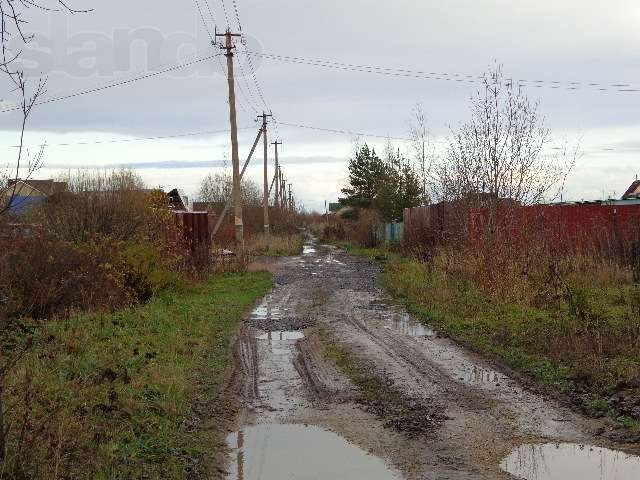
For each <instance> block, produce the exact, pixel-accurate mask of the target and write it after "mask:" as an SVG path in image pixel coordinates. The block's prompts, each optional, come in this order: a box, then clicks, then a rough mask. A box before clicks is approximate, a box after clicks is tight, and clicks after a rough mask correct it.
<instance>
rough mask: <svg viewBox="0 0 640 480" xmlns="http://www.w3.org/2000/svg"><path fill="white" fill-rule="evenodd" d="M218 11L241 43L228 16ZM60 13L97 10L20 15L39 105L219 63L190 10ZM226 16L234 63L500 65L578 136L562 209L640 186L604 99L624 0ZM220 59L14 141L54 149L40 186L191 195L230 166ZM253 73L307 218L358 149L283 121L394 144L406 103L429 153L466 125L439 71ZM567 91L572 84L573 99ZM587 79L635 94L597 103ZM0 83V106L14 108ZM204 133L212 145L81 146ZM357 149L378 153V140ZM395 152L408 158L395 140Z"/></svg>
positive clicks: (636, 9)
mask: <svg viewBox="0 0 640 480" xmlns="http://www.w3.org/2000/svg"><path fill="white" fill-rule="evenodd" d="M225 2H226V4H225V7H226V11H227V17H228V18H229V23H231V26H232V28H233V29H237V21H236V17H235V9H234V5H233V2H232V0H225ZM199 3H200V4H201V8H202V10H203V14H204V15H205V17H206V19H207V22H208V26H209V28H210V30H211V31H212V32H213V30H214V26H213V25H214V22H213V20H212V19H211V16H210V14H209V10H211V13H212V14H213V16H214V18H215V22H216V24H217V26H218V30H220V29H223V28H226V24H227V22H226V20H225V14H224V11H223V8H222V0H208V3H209V8H207V5H206V4H205V1H204V0H199ZM74 6H75V7H77V8H88V7H91V8H94V11H93V12H92V13H89V14H77V15H74V16H72V17H70V16H69V15H68V14H62V13H51V14H43V13H39V12H36V11H35V10H34V11H31V12H30V14H31V18H30V20H31V23H30V24H29V25H28V26H27V28H28V30H29V31H32V32H33V33H34V34H35V39H34V40H33V42H32V44H31V45H30V47H29V49H28V50H27V51H25V54H24V58H25V61H26V63H25V66H26V67H27V69H28V74H29V75H30V77H31V78H34V79H35V78H37V77H38V76H39V75H46V76H48V87H47V88H48V93H47V96H49V97H55V96H58V95H66V94H69V93H73V92H75V91H79V90H86V89H90V88H93V87H99V86H101V85H105V84H109V83H111V82H113V81H118V80H126V79H128V78H131V77H135V76H139V75H142V74H144V73H146V72H153V71H157V70H158V69H159V67H160V68H162V67H166V66H171V65H173V64H175V63H179V62H183V61H186V60H189V59H191V58H193V57H194V56H200V57H202V56H207V55H211V54H213V53H218V50H216V49H214V48H213V47H211V45H210V42H209V39H208V36H207V32H206V31H205V29H204V27H203V25H202V21H201V19H200V17H199V16H198V13H197V9H196V7H195V4H194V1H193V0H181V1H167V0H138V1H136V2H131V1H126V2H125V1H124V0H111V1H110V2H97V1H95V0H93V1H92V0H74ZM237 7H238V11H239V14H240V20H241V24H242V31H243V33H244V34H245V36H246V39H247V49H248V50H250V51H254V52H255V51H257V52H264V53H266V54H274V55H285V56H296V57H304V58H308V59H325V60H332V61H338V62H344V63H349V64H359V65H375V66H380V67H394V68H403V69H411V70H419V71H424V72H441V73H448V74H450V75H452V74H465V75H474V76H475V75H480V74H482V73H483V72H484V71H486V70H487V69H488V68H490V67H491V66H492V65H493V64H494V63H496V62H498V63H500V64H502V65H503V68H504V71H505V73H506V74H507V75H508V76H509V77H512V78H518V79H528V80H545V81H546V83H544V84H542V85H545V86H544V87H543V88H533V87H532V88H529V89H527V93H528V95H529V96H530V97H531V98H533V99H539V101H540V109H541V111H542V113H543V114H544V116H545V118H546V123H547V125H548V126H549V127H550V128H551V130H552V134H553V138H554V141H557V142H561V141H564V140H565V139H568V140H569V141H571V142H573V141H576V140H577V139H579V138H581V139H582V140H581V144H582V150H583V152H584V155H583V157H582V158H581V159H580V161H579V163H578V165H576V167H575V169H574V171H573V173H572V175H571V176H570V178H569V181H568V186H567V193H566V196H567V197H568V198H572V199H595V198H600V197H602V195H603V194H604V195H605V196H609V195H613V194H614V193H615V194H616V195H617V196H619V195H621V193H622V192H623V191H624V190H625V189H626V187H627V186H628V185H629V184H630V183H631V181H632V180H633V179H634V178H635V175H636V174H637V173H640V155H639V154H640V135H639V133H640V129H639V128H638V127H639V126H640V125H639V122H640V119H639V116H638V112H639V111H640V109H639V106H640V92H619V91H616V90H620V89H634V88H637V89H640V3H638V2H637V0H610V1H608V2H602V1H601V0H600V1H593V0H561V1H557V0H556V1H551V0H539V1H536V2H533V1H530V0H510V1H503V0H500V1H497V0H492V1H489V0H464V1H463V0H448V1H436V0H397V1H395V2H381V1H374V0H367V1H364V0H349V1H344V0H343V1H334V0H325V1H322V2H310V1H301V0H270V1H262V0H259V1H256V0H254V1H251V2H250V1H248V0H237ZM243 52H244V49H243V48H239V53H240V55H239V56H238V57H237V58H236V60H237V61H238V62H239V63H241V64H242V65H243V67H242V68H238V72H237V73H238V75H239V78H238V79H237V83H238V85H239V91H238V97H239V101H240V102H241V103H242V105H241V106H239V110H238V113H239V119H238V123H239V125H240V127H244V129H243V130H241V131H240V151H241V157H242V156H246V154H247V153H248V151H249V148H250V147H251V143H252V141H253V137H254V136H255V133H256V131H257V126H255V125H254V117H255V112H254V110H253V109H254V108H255V109H256V110H260V111H262V109H264V108H265V107H264V105H263V100H262V98H261V95H260V93H259V92H258V90H257V88H256V86H255V82H254V80H253V77H252V75H251V74H250V71H251V66H250V65H249V64H248V63H247V62H246V57H245V55H244V53H243ZM217 60H221V61H224V57H220V58H218V59H215V60H210V61H208V62H203V63H200V64H197V65H195V66H193V67H189V68H187V69H184V70H180V71H176V72H173V73H170V74H162V75H157V76H155V77H152V78H149V79H146V80H141V81H137V82H133V83H130V84H128V85H125V86H121V87H117V88H111V89H107V90H103V91H101V92H99V93H94V94H88V95H84V96H80V97H76V98H73V99H70V100H65V101H59V102H54V103H50V104H47V105H42V106H39V107H38V108H37V109H36V110H34V112H33V116H32V119H31V122H30V124H29V131H28V135H27V143H28V144H29V145H37V144H39V143H41V142H44V141H46V142H47V143H48V144H49V145H50V147H48V149H47V151H46V154H45V160H44V161H45V168H43V169H42V170H41V171H39V172H38V176H39V177H50V176H52V175H56V174H58V173H59V172H60V171H61V170H66V169H72V170H73V169H76V168H91V167H101V168H105V167H106V168H114V167H116V166H118V165H128V166H134V167H135V168H136V169H137V170H138V171H139V173H140V174H141V175H142V176H143V178H144V179H145V180H146V181H147V183H149V184H150V185H152V186H156V185H160V186H163V187H165V188H167V189H168V188H173V187H180V188H183V189H184V190H186V191H187V192H189V193H192V194H193V193H195V192H196V191H197V189H198V184H199V182H200V181H201V179H202V178H203V176H204V175H206V173H207V172H211V171H215V170H216V169H221V168H224V165H225V164H228V159H229V157H230V146H229V145H230V141H229V134H228V133H224V131H225V130H227V129H228V128H229V114H228V103H227V87H226V81H225V78H224V76H223V74H222V72H223V70H222V69H221V66H220V64H219V63H218V61H217ZM253 62H254V65H253V67H255V71H256V78H257V80H258V84H259V86H260V90H261V93H262V97H264V102H265V103H266V104H267V105H268V107H269V108H270V109H271V110H272V111H273V113H274V115H275V116H276V118H277V119H278V120H279V122H281V124H280V125H278V131H277V134H278V135H279V137H280V139H281V140H282V141H283V142H284V145H283V147H282V149H281V161H282V164H283V168H284V170H285V174H286V175H287V177H288V178H289V180H290V181H291V182H292V183H293V186H294V187H293V188H294V190H295V192H296V194H297V196H298V198H300V199H301V201H302V202H303V203H304V204H305V206H307V207H308V208H316V209H320V208H321V207H322V206H323V204H324V201H325V199H326V200H334V199H336V198H337V196H338V192H339V189H340V187H341V186H342V183H343V182H344V179H345V177H346V166H347V160H348V158H349V156H350V154H351V151H352V148H353V142H354V140H355V136H354V135H351V134H337V133H329V132H322V131H316V130H306V129H301V128H298V127H289V126H286V125H284V123H290V124H298V125H309V126H315V127H320V128H326V129H333V130H347V131H352V132H363V133H366V134H373V135H380V136H385V135H389V136H392V137H407V136H408V135H409V122H410V117H411V109H412V107H413V106H414V105H415V104H417V103H420V104H422V105H423V107H424V110H425V112H426V114H427V116H428V120H429V126H430V130H431V133H432V136H433V138H434V141H435V142H442V141H444V140H446V136H447V134H448V132H449V131H450V128H451V127H453V128H455V127H456V125H458V124H459V123H460V122H463V121H465V120H466V119H468V117H469V97H470V96H471V95H472V94H473V92H474V88H476V86H475V85H474V84H472V83H468V82H453V81H445V80H442V79H443V78H446V77H445V76H442V75H441V76H439V78H441V80H436V79H425V78H410V77H399V76H384V75H375V74H371V73H363V72H354V71H345V70H333V69H324V68H319V67H316V66H310V65H301V64H294V63H285V62H278V61H274V60H270V59H261V58H260V57H253ZM243 72H244V73H246V76H244V77H243V75H242V73H243ZM554 81H555V82H563V83H561V84H553V83H551V82H554ZM564 82H566V83H564ZM568 82H581V85H580V86H579V88H578V89H577V90H569V89H567V88H565V87H566V86H567V85H568ZM585 83H599V84H607V85H611V84H629V85H631V87H618V88H616V87H613V88H609V90H607V91H600V90H598V89H597V88H594V87H588V86H584V85H583V84H585ZM554 85H562V87H561V88H551V86H554ZM3 87H4V88H3V89H2V90H0V92H1V93H0V100H1V101H2V102H3V103H2V105H3V108H6V107H8V106H9V107H10V106H11V103H12V102H13V101H15V98H14V97H13V94H12V93H11V92H8V89H7V88H6V84H3ZM251 105H253V107H252V106H251ZM1 109H2V108H0V110H1ZM18 120H19V117H18V116H17V115H16V114H14V113H1V114H0V152H1V153H0V155H2V160H3V163H8V162H10V161H11V158H12V157H13V155H15V148H13V147H12V146H13V145H15V144H16V141H17V138H16V128H17V123H18ZM203 131H221V132H223V133H218V134H209V135H194V136H188V137H180V138H174V139H165V140H139V141H127V142H123V143H101V144H91V142H98V141H105V140H108V141H113V140H133V139H137V138H140V137H156V136H167V135H176V134H183V133H193V132H203ZM270 135H271V137H272V138H273V137H274V136H275V135H276V132H274V131H273V129H272V130H271V131H270ZM360 140H361V141H367V142H368V143H370V144H373V145H375V146H379V147H381V146H382V145H383V144H384V140H383V139H381V138H377V137H367V136H363V137H361V138H360ZM77 143H86V144H85V145H78V144H77ZM60 144H74V145H60ZM398 146H399V147H401V148H403V149H404V148H405V147H406V146H405V144H403V143H402V142H401V141H398ZM260 157H261V151H260V154H259V156H258V158H257V159H256V160H257V161H256V162H255V163H254V166H253V167H251V168H250V169H249V171H248V175H249V176H251V177H252V178H255V179H258V178H260V175H261V171H260V168H259V160H260Z"/></svg>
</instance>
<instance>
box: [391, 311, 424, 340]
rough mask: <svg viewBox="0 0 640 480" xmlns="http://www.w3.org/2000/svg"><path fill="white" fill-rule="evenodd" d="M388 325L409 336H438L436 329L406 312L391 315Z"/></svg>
mask: <svg viewBox="0 0 640 480" xmlns="http://www.w3.org/2000/svg"><path fill="white" fill-rule="evenodd" d="M386 327H387V328H390V329H393V330H396V331H398V332H400V333H402V334H404V335H407V336H409V337H435V336H436V332H435V330H433V329H432V328H430V327H428V326H427V325H424V324H423V323H421V322H419V321H417V320H414V319H413V318H412V317H411V315H409V314H408V313H406V312H403V313H399V314H393V315H391V316H390V319H389V321H388V322H387V325H386Z"/></svg>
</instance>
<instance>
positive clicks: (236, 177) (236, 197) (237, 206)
mask: <svg viewBox="0 0 640 480" xmlns="http://www.w3.org/2000/svg"><path fill="white" fill-rule="evenodd" d="M215 35H216V38H217V37H225V44H224V45H220V49H221V50H225V51H226V52H225V54H224V56H225V57H227V82H228V84H229V120H230V122H231V162H232V163H233V194H232V196H233V207H234V215H233V216H234V225H235V229H236V242H237V243H238V244H240V245H242V244H243V243H244V223H243V221H242V203H241V200H240V156H239V154H238V122H237V119H236V91H235V83H234V78H233V49H234V48H235V46H234V45H233V42H232V37H239V36H240V34H238V33H231V30H229V29H227V31H226V32H225V33H217V32H216V34H215Z"/></svg>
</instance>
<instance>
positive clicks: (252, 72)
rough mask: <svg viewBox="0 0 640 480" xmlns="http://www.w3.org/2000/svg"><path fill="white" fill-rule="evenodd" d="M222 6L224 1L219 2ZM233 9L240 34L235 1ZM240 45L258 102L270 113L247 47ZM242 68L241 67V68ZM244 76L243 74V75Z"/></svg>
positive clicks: (240, 25)
mask: <svg viewBox="0 0 640 480" xmlns="http://www.w3.org/2000/svg"><path fill="white" fill-rule="evenodd" d="M221 1H222V2H223V4H224V0H221ZM233 7H234V10H235V14H236V20H237V21H238V28H239V29H240V32H242V24H241V22H240V10H239V8H238V3H237V0H233ZM240 44H241V45H242V47H243V50H244V53H245V55H246V57H247V63H248V64H249V72H250V73H251V78H252V79H253V83H254V85H255V87H256V92H257V93H258V96H259V97H260V100H262V104H263V105H264V106H265V108H266V110H267V111H268V112H270V111H271V108H269V105H268V104H267V101H266V100H265V95H264V92H263V90H262V87H261V86H260V82H258V77H257V75H256V69H255V67H254V65H253V60H252V58H251V55H249V50H248V49H247V46H246V45H245V43H244V41H242V42H240ZM238 64H241V62H240V61H238ZM241 68H242V66H241ZM243 75H244V74H243Z"/></svg>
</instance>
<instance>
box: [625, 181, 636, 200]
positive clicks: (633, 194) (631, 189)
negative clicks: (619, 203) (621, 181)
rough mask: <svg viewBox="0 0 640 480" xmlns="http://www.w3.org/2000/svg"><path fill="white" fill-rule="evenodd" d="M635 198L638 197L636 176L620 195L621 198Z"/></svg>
mask: <svg viewBox="0 0 640 480" xmlns="http://www.w3.org/2000/svg"><path fill="white" fill-rule="evenodd" d="M636 198H637V199H640V180H638V179H637V178H636V180H635V182H633V183H632V184H631V186H630V187H629V189H628V190H627V191H626V192H625V194H624V195H623V196H622V199H623V200H633V199H636Z"/></svg>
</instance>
